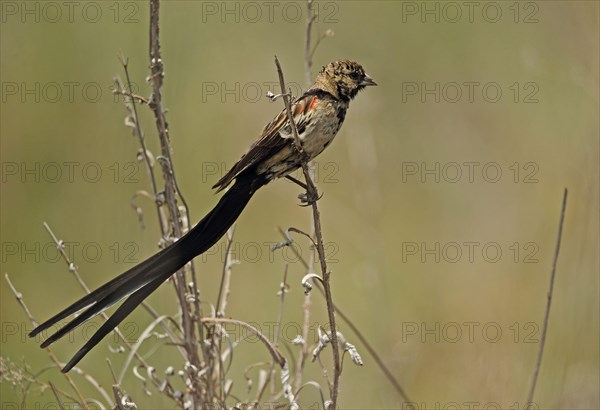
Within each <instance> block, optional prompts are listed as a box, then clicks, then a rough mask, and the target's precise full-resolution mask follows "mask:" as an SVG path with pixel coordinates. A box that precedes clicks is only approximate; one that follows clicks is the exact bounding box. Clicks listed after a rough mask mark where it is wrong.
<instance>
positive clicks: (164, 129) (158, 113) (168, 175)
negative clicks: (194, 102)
mask: <svg viewBox="0 0 600 410" xmlns="http://www.w3.org/2000/svg"><path fill="white" fill-rule="evenodd" d="M159 11H160V0H150V50H149V57H150V81H151V83H152V96H151V98H150V104H149V107H150V109H151V110H152V112H153V113H154V118H155V122H156V129H157V131H158V137H159V140H160V147H161V154H162V156H163V157H164V158H165V159H166V161H161V162H160V163H161V166H162V172H163V178H164V181H165V190H164V192H165V200H166V204H167V208H168V210H169V216H170V220H171V224H172V227H173V230H174V234H175V236H176V237H177V238H180V237H181V236H182V235H183V232H182V224H181V222H182V221H181V219H180V217H179V208H178V206H177V194H178V192H179V190H178V187H177V182H176V179H175V170H174V167H173V161H172V158H171V145H170V139H169V128H168V123H167V119H166V115H165V110H164V108H163V105H162V90H161V89H162V85H163V79H164V65H163V61H162V58H161V51H160V40H159ZM179 197H180V198H181V197H182V195H181V193H180V192H179ZM182 201H183V200H182ZM189 266H190V267H193V261H191V262H190V265H189ZM185 269H186V268H185V267H184V268H183V269H180V270H179V271H178V272H177V273H176V275H175V277H176V285H175V287H176V289H177V296H178V299H179V305H180V308H181V320H182V326H183V332H184V340H185V346H186V350H187V354H188V360H189V362H190V363H191V364H192V366H194V367H195V368H196V369H200V368H201V367H202V366H201V364H200V358H199V356H198V351H197V339H196V332H195V329H196V325H195V323H196V322H195V320H194V318H193V317H192V314H191V313H192V312H191V309H190V308H189V304H188V300H187V298H186V277H185ZM192 273H193V268H192ZM192 292H193V293H194V295H193V305H194V309H195V312H194V314H195V317H196V318H200V317H201V311H200V303H199V301H198V288H197V284H196V277H195V274H192ZM198 331H199V333H200V338H201V339H202V338H203V329H202V327H201V326H198ZM201 345H203V343H201ZM202 351H203V353H204V355H205V359H208V352H207V351H206V349H205V348H204V346H203V347H202ZM192 383H193V388H192V389H191V397H192V399H193V403H192V406H193V407H201V406H202V394H201V393H202V386H201V385H200V382H199V379H198V377H192Z"/></svg>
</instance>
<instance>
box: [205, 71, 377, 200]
mask: <svg viewBox="0 0 600 410" xmlns="http://www.w3.org/2000/svg"><path fill="white" fill-rule="evenodd" d="M370 85H377V84H376V83H375V81H373V79H372V78H371V77H369V76H368V75H367V74H366V73H365V71H364V69H363V68H362V66H361V65H360V64H358V63H356V62H354V61H349V60H342V61H335V62H333V63H330V64H328V65H326V66H324V67H323V68H322V69H321V71H320V72H319V74H318V75H317V78H316V79H315V82H314V83H313V85H312V86H311V87H310V88H309V89H308V91H306V92H305V93H304V94H303V95H302V96H300V97H299V98H298V99H296V100H295V101H294V102H293V103H292V115H293V117H294V123H295V124H296V128H297V129H298V133H299V137H300V141H301V144H302V150H303V151H304V153H305V154H307V155H308V158H309V159H313V158H315V157H316V156H317V155H319V154H320V153H321V152H323V150H324V149H325V148H326V147H327V146H328V145H329V144H330V143H331V141H332V140H333V138H334V137H335V136H336V134H337V132H338V131H339V129H340V127H341V126H342V123H343V122H344V118H345V117H346V110H347V109H348V104H349V103H350V100H351V99H352V98H354V97H355V96H356V94H357V93H358V92H359V91H360V90H362V89H363V88H365V87H366V86H370ZM302 159H303V158H302V155H301V154H300V153H299V152H298V150H297V149H296V147H295V146H294V141H293V136H292V132H291V128H290V124H289V120H288V117H287V113H286V111H285V110H282V111H281V112H280V113H279V115H278V116H277V117H275V119H274V120H273V121H271V122H270V123H269V124H267V126H266V127H265V129H264V130H263V132H262V134H261V136H260V138H259V139H258V140H257V141H256V142H255V143H254V144H252V146H251V147H250V149H249V150H248V152H247V153H246V154H244V156H242V158H241V159H240V160H239V161H238V162H237V163H236V164H235V165H234V166H233V167H232V168H231V170H229V172H228V173H227V174H226V175H224V176H223V177H222V178H221V179H220V180H219V181H218V182H217V183H216V184H215V185H214V186H213V188H218V191H221V190H223V189H225V188H226V187H227V186H228V185H229V184H230V183H231V182H232V181H233V180H234V179H235V178H236V177H237V176H238V175H239V174H240V173H241V172H244V171H246V170H248V169H251V168H252V169H253V170H254V171H255V172H256V174H257V175H260V176H264V177H265V178H266V179H267V180H268V181H271V180H273V179H275V178H280V177H282V176H285V175H287V174H289V173H290V172H292V171H294V170H296V169H298V168H299V167H300V166H301V161H302ZM218 191H217V192H218Z"/></svg>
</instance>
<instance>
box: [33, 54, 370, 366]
mask: <svg viewBox="0 0 600 410" xmlns="http://www.w3.org/2000/svg"><path fill="white" fill-rule="evenodd" d="M375 85H377V83H376V82H375V81H374V80H373V78H371V77H370V76H369V75H367V74H366V73H365V70H364V69H363V67H362V66H361V65H360V64H359V63H357V62H355V61H351V60H338V61H334V62H332V63H329V64H327V65H325V66H323V67H322V69H321V70H320V71H319V73H318V74H317V76H316V78H315V80H314V83H313V84H312V86H311V87H310V88H309V89H308V90H307V91H306V92H304V93H303V94H302V95H301V96H300V97H297V98H294V99H293V101H292V103H291V112H292V118H293V120H294V123H295V125H296V128H297V133H298V137H299V142H300V147H298V146H297V145H296V140H295V139H294V135H293V131H292V127H291V124H290V122H289V117H288V115H287V112H286V110H285V109H284V110H282V111H281V112H280V113H279V115H277V116H276V117H275V118H274V119H273V120H272V121H271V122H270V123H268V124H267V125H266V126H265V128H264V129H263V131H262V133H261V134H260V137H259V138H258V139H257V140H256V141H255V142H254V143H253V144H252V145H251V146H250V148H249V149H248V150H247V152H246V153H245V154H244V155H243V156H242V157H241V158H240V160H239V161H238V162H237V163H236V164H235V165H234V166H233V167H232V168H231V169H230V170H229V171H228V172H227V173H225V175H223V177H222V178H220V179H219V180H218V181H217V183H216V184H215V185H214V186H213V189H216V190H217V191H216V192H221V191H224V190H226V189H227V190H226V191H225V193H224V194H223V195H222V196H221V198H220V200H219V201H218V203H217V205H216V206H215V207H214V208H213V209H212V210H211V211H210V212H208V214H206V216H204V218H202V219H201V220H200V222H198V223H197V224H196V225H195V226H194V227H193V228H192V229H190V230H189V231H188V232H187V233H186V234H185V235H183V236H181V238H179V239H178V240H177V241H175V242H174V243H172V244H170V245H169V246H167V247H166V248H164V249H162V250H161V251H159V252H158V253H156V254H155V255H153V256H151V257H150V258H148V259H146V260H144V261H143V262H141V263H139V264H138V265H136V266H134V267H133V268H131V269H129V270H127V271H126V272H124V273H122V274H121V275H119V276H117V277H116V278H114V279H112V280H110V281H109V282H107V283H105V284H104V285H102V286H100V287H99V288H98V289H96V290H94V291H93V292H91V293H89V294H87V295H86V296H84V297H82V298H81V299H79V300H77V301H76V302H74V303H73V304H71V305H70V306H69V307H67V308H65V309H64V310H62V311H61V312H59V313H57V314H56V315H54V316H52V317H51V318H50V319H48V320H46V321H45V322H43V323H41V324H40V325H38V326H37V327H36V328H34V329H33V330H32V331H31V332H30V333H29V336H30V337H35V336H36V335H38V334H40V333H41V332H43V331H45V330H47V329H49V328H50V327H52V326H54V325H56V324H57V323H59V322H60V321H62V320H64V319H66V318H68V317H69V316H71V315H73V314H75V313H77V312H79V311H81V310H83V309H85V310H83V312H81V313H80V314H79V315H77V316H76V317H74V318H73V319H72V320H71V321H70V322H68V323H67V324H66V325H64V326H63V327H62V328H60V329H59V330H58V331H56V332H55V333H53V334H52V335H51V336H49V337H48V338H47V339H46V340H44V341H43V342H42V343H41V345H40V347H42V348H46V347H48V346H49V345H51V344H52V343H54V342H55V341H57V340H58V339H60V338H61V337H63V336H64V335H66V334H67V333H69V332H70V331H72V330H73V329H75V328H77V327H78V326H79V325H81V324H82V323H84V322H85V321H87V320H89V319H91V318H93V317H94V316H96V315H98V314H99V313H101V312H103V311H104V310H106V309H108V308H109V307H111V306H113V305H114V304H116V303H118V302H119V301H121V300H122V299H125V298H126V299H125V301H124V302H123V303H122V304H121V305H120V306H119V307H118V308H117V309H116V310H115V312H114V313H113V314H112V316H110V317H109V318H108V320H107V321H106V322H104V323H103V324H102V326H101V327H100V328H99V329H98V330H97V331H96V332H95V333H94V334H93V335H92V337H91V338H90V339H89V340H88V341H87V342H86V343H85V344H84V346H83V347H82V348H81V349H80V350H79V351H77V353H76V354H75V355H74V356H73V358H72V359H71V360H70V361H69V362H68V363H67V364H66V365H65V366H64V367H63V368H62V369H61V371H62V372H63V373H66V372H68V371H69V370H71V369H72V368H73V367H74V366H75V365H76V364H77V363H78V362H79V361H80V360H81V359H82V358H83V357H84V356H85V355H86V354H87V353H88V352H89V351H90V350H91V349H92V348H93V347H94V346H96V345H97V344H98V343H99V342H100V341H101V340H102V339H103V338H104V337H105V336H106V335H107V334H109V333H110V332H111V331H112V330H113V329H114V328H115V327H117V326H118V325H119V323H121V321H123V319H125V317H127V316H128V315H129V314H130V313H131V312H132V311H133V310H134V309H135V308H136V307H137V306H138V305H139V304H140V303H142V302H143V301H144V299H146V298H147V297H148V296H149V295H150V294H151V293H152V292H154V291H155V290H156V289H157V288H158V287H159V286H160V285H161V284H162V283H163V282H165V281H166V280H167V279H168V278H169V277H170V276H171V275H173V274H174V273H175V272H177V271H178V270H179V269H181V268H182V267H183V266H185V264H186V263H188V262H189V261H191V260H192V259H193V258H194V257H196V256H198V255H200V254H202V253H204V252H206V251H207V250H208V249H209V248H210V247H211V246H213V245H214V244H215V243H216V242H218V241H219V239H221V237H222V236H223V235H224V234H225V232H227V230H228V229H229V228H230V227H231V225H233V223H234V222H235V221H236V220H237V218H238V217H239V216H240V214H241V213H242V211H243V210H244V208H245V207H246V205H247V204H248V203H249V201H250V199H251V198H252V196H253V195H254V194H255V192H256V191H257V190H258V189H260V188H261V187H263V186H265V185H266V184H268V183H269V182H271V181H273V180H275V179H278V178H281V177H285V176H288V175H289V174H290V173H292V172H293V171H295V170H297V169H298V168H300V167H301V166H302V163H303V162H304V161H308V160H312V159H314V158H315V157H316V156H318V155H319V154H320V153H321V152H323V150H324V149H325V148H327V146H329V144H330V143H331V142H332V141H333V139H334V138H335V136H336V134H337V133H338V131H339V130H340V127H341V126H342V123H343V122H344V119H345V117H346V111H347V110H348V106H349V104H350V101H351V100H352V99H354V97H356V95H357V94H358V92H359V91H361V90H363V89H364V88H366V87H368V86H375Z"/></svg>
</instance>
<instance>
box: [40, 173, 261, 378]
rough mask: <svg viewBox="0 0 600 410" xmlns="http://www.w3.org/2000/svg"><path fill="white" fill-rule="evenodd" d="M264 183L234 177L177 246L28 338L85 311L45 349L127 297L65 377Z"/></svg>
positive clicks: (209, 242) (220, 231)
mask: <svg viewBox="0 0 600 410" xmlns="http://www.w3.org/2000/svg"><path fill="white" fill-rule="evenodd" d="M267 182H268V181H266V180H264V179H262V178H257V177H256V176H255V174H254V173H252V172H246V173H244V174H241V175H239V176H238V177H237V179H236V181H235V183H234V185H233V186H232V187H231V188H230V189H229V190H228V191H227V192H226V193H225V194H224V195H223V196H222V197H221V199H220V200H219V203H218V204H217V205H216V206H215V207H214V208H213V209H212V210H211V211H210V212H209V213H208V214H207V215H206V216H205V217H204V218H202V220H201V221H200V222H198V224H197V225H196V226H195V227H194V228H192V229H191V230H190V231H189V232H188V233H187V234H185V235H184V236H182V237H181V238H180V239H179V240H178V241H177V242H175V243H173V244H172V245H170V246H169V247H167V248H165V249H163V250H161V251H160V252H158V253H157V254H155V255H153V256H152V257H150V258H148V259H146V260H145V261H143V262H141V263H140V264H138V265H136V266H134V267H133V268H131V269H130V270H128V271H126V272H125V273H123V274H121V275H119V276H117V277H116V278H114V279H112V280H111V281H109V282H107V283H106V284H104V285H102V286H100V287H99V288H98V289H96V290H94V291H93V292H91V293H90V294H88V295H86V296H84V297H83V298H81V299H79V300H78V301H76V302H75V303H73V304H72V305H70V306H69V307H67V308H66V309H64V310H63V311H61V312H59V313H58V314H56V315H54V316H53V317H52V318H50V319H48V320H47V321H45V322H44V323H42V324H40V325H39V326H37V327H36V328H35V329H33V330H32V331H31V333H30V334H29V336H30V337H33V336H36V335H37V334H39V333H40V332H42V331H44V330H46V329H48V328H50V327H52V326H54V325H55V324H57V323H58V322H59V321H61V320H63V319H65V318H67V317H69V316H70V315H72V314H73V313H76V312H78V311H80V310H81V309H83V308H86V307H87V309H86V310H85V311H84V312H83V313H81V314H80V315H79V316H77V317H76V318H74V319H73V320H72V321H71V322H69V323H67V324H66V325H65V326H63V327H62V328H61V329H60V330H58V331H57V332H56V333H54V334H53V335H51V336H50V337H49V338H47V339H46V340H45V341H44V342H43V343H42V344H41V347H42V348H44V347H47V346H49V345H50V344H52V343H53V342H55V341H56V340H58V339H60V338H61V337H63V336H64V335H65V334H67V333H68V332H70V331H71V330H73V329H75V328H76V327H77V326H79V325H81V324H82V323H84V322H85V321H86V320H89V319H91V318H93V317H94V316H96V315H97V314H99V313H101V312H102V311H104V310H106V309H108V308H109V307H111V306H112V305H114V304H115V303H117V302H119V301H120V300H121V299H123V298H125V297H128V298H127V300H126V301H125V302H124V303H123V304H122V305H121V306H119V308H118V309H117V310H116V311H115V313H113V315H112V316H111V317H110V318H109V319H108V320H107V321H106V322H105V323H104V324H103V325H102V326H101V327H100V329H98V330H97V331H96V333H94V335H93V336H92V338H91V339H90V340H89V341H88V342H87V343H86V344H85V345H84V346H83V347H82V348H81V349H80V350H79V351H78V352H77V353H76V354H75V356H74V357H73V358H72V359H71V360H70V361H69V363H68V364H67V365H66V366H65V367H64V368H63V369H62V371H63V372H67V371H69V370H70V369H71V368H72V367H73V366H75V365H76V364H77V362H79V360H81V358H83V357H84V356H85V355H86V354H87V353H88V352H89V351H90V350H91V349H92V348H93V347H94V346H95V345H96V344H98V343H99V342H100V340H102V339H103V338H104V336H106V335H107V334H108V333H110V332H111V331H112V330H113V329H114V328H115V327H116V326H118V324H119V323H120V322H121V321H122V320H123V319H125V317H127V316H128V315H129V314H130V313H131V312H132V311H133V310H134V309H135V308H136V307H137V306H138V305H139V304H140V303H142V302H143V301H144V299H146V297H148V295H150V294H151V293H152V292H154V291H155V290H156V289H157V288H158V287H159V286H160V285H161V284H162V283H163V282H164V281H166V280H167V279H168V278H169V277H170V276H171V275H172V274H173V273H175V272H176V271H178V270H179V269H181V268H182V267H183V266H184V265H185V264H186V263H188V262H189V261H190V260H192V259H193V258H194V257H196V256H198V255H200V254H202V253H204V252H206V251H207V250H208V249H209V248H210V247H211V246H213V245H214V244H215V243H216V242H217V241H218V240H219V239H220V238H221V237H222V236H223V235H224V234H225V232H227V229H229V227H231V225H233V223H234V222H235V221H236V219H237V218H238V217H239V215H240V214H241V213H242V211H243V210H244V208H245V207H246V205H247V204H248V202H249V201H250V198H252V195H253V194H254V192H256V190H257V189H259V188H260V187H261V186H263V185H265V184H266V183H267Z"/></svg>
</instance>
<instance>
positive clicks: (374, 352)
mask: <svg viewBox="0 0 600 410" xmlns="http://www.w3.org/2000/svg"><path fill="white" fill-rule="evenodd" d="M279 233H281V236H283V237H284V238H286V239H287V235H286V233H285V232H284V231H283V229H281V228H279ZM291 249H292V252H294V255H295V256H296V258H298V260H299V261H300V263H301V264H302V265H303V266H304V268H305V269H307V270H308V269H309V264H308V262H306V260H305V259H304V257H303V256H302V254H300V252H298V250H297V249H296V248H294V247H293V246H292V247H291ZM315 283H317V289H319V292H321V294H322V295H323V296H324V295H325V291H324V290H323V288H322V287H321V286H320V284H319V283H318V282H315ZM335 312H336V313H337V314H338V315H339V317H340V318H341V319H342V320H343V321H344V323H346V325H347V326H348V327H349V328H350V330H352V332H354V334H355V335H356V337H358V339H359V340H360V342H361V343H362V344H363V345H364V347H365V348H366V349H367V351H368V352H369V354H370V355H371V356H372V357H373V359H375V363H376V364H377V366H379V368H380V369H381V371H382V372H383V374H384V375H385V377H386V378H387V379H388V381H389V382H390V383H391V384H392V386H394V389H396V392H397V393H398V394H399V395H400V397H402V399H403V400H404V401H405V402H407V403H410V402H412V400H410V399H409V397H408V395H407V394H406V392H405V391H404V389H403V388H402V386H401V385H400V383H399V382H398V381H397V380H396V378H395V377H394V374H393V373H392V371H391V370H390V369H388V367H387V366H386V364H385V362H384V360H383V359H382V358H381V356H379V354H378V353H377V350H376V349H375V348H374V347H373V346H371V343H369V340H368V339H367V337H366V336H365V335H364V334H363V333H362V332H361V331H360V329H359V328H358V327H357V326H356V325H355V324H354V323H353V322H352V320H350V318H349V317H348V316H347V315H346V314H345V313H344V311H343V310H342V309H341V308H340V307H339V306H337V305H336V306H335Z"/></svg>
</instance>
